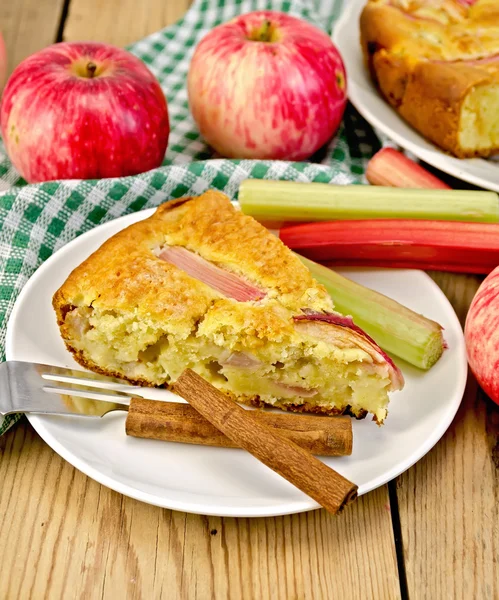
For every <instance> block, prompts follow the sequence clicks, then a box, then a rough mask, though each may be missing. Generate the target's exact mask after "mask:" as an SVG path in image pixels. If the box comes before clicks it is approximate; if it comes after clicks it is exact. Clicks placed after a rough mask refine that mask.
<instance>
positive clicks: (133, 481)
mask: <svg viewBox="0 0 499 600" xmlns="http://www.w3.org/2000/svg"><path fill="white" fill-rule="evenodd" d="M151 212H152V211H143V212H140V213H136V214H133V215H128V216H126V217H122V218H120V219H117V220H115V221H112V222H110V223H106V224H104V225H101V226H100V227H96V228H95V229H93V230H92V231H89V232H88V233H86V234H84V235H82V236H80V237H79V238H77V239H75V240H74V241H72V242H71V243H69V244H67V245H66V246H65V247H64V248H62V249H61V250H59V251H58V252H57V253H56V254H54V255H53V256H52V257H51V258H49V259H48V260H47V261H46V262H45V263H44V264H43V265H42V266H41V267H40V268H39V269H38V271H37V272H36V273H35V274H34V276H33V277H32V278H31V279H30V281H29V282H28V283H27V284H26V286H25V287H24V289H23V291H22V293H21V295H20V296H19V298H18V300H17V302H16V305H15V307H14V311H13V313H12V315H11V318H10V321H9V326H8V332H7V344H6V352H7V359H8V360H23V361H33V362H39V363H48V364H54V365H61V366H66V367H75V366H77V365H76V363H74V361H73V359H72V357H71V355H70V354H69V353H68V352H67V350H66V348H65V346H64V344H63V342H62V339H61V337H60V335H59V329H58V327H57V323H56V319H55V314H54V311H53V309H52V305H51V301H52V296H53V294H54V292H55V291H56V290H57V289H58V288H59V287H60V285H61V284H62V283H63V282H64V280H65V279H66V277H67V276H68V274H69V273H70V272H71V270H72V269H74V268H75V267H76V266H77V265H78V264H80V263H81V262H82V261H83V260H84V259H85V258H87V257H88V255H89V254H90V253H91V252H93V251H94V250H96V249H97V248H98V247H99V246H100V245H101V244H102V243H103V242H104V241H105V240H107V239H108V238H109V237H110V236H112V235H113V234H115V233H117V232H118V231H120V230H121V229H123V228H124V227H127V226H128V225H131V224H132V223H134V222H136V221H139V220H141V219H144V218H146V217H147V216H149V215H150V214H151ZM344 273H345V274H346V275H347V276H349V277H351V278H352V279H355V280H356V281H358V282H360V283H363V284H365V285H367V286H369V287H371V288H374V289H376V290H379V291H380V292H383V293H385V294H387V295H388V296H391V297H392V298H395V299H397V300H398V301H400V302H402V303H403V304H406V305H407V306H409V307H411V308H413V309H414V310H416V311H418V312H420V313H423V314H425V315H427V316H428V317H431V318H433V319H435V320H437V321H438V322H440V323H441V324H442V325H443V326H444V327H445V337H446V340H447V342H448V344H449V349H448V350H446V351H445V353H444V355H443V357H442V358H441V360H440V361H439V362H438V363H437V365H436V366H435V367H434V368H433V369H431V371H429V372H428V373H423V372H421V371H418V370H417V369H415V368H412V367H410V366H409V365H406V364H400V366H401V368H402V371H403V373H404V376H405V379H406V386H405V388H404V390H403V391H402V392H397V393H396V394H393V396H392V400H391V403H390V407H389V412H390V414H389V416H388V418H387V421H386V424H385V425H384V426H383V427H377V426H376V425H375V424H374V423H373V422H372V421H371V419H370V418H368V419H365V420H363V421H354V422H353V428H354V450H353V454H352V455H351V456H349V457H342V458H326V459H324V462H325V463H326V464H328V465H331V466H332V467H333V468H335V469H337V470H338V471H339V472H340V473H342V474H343V475H344V476H346V477H348V478H349V479H351V480H352V481H354V482H355V483H357V484H358V486H359V493H360V494H365V493H366V492H369V491H370V490H373V489H375V488H376V487H378V486H380V485H382V484H384V483H386V482H387V481H389V480H390V479H393V478H394V477H396V476H397V475H398V474H399V473H401V472H402V471H405V470H406V469H408V468H409V467H410V466H411V465H412V464H414V463H415V462H416V461H417V460H419V459H420V458H421V457H422V456H423V455H424V454H426V452H428V450H430V448H432V447H433V446H434V445H435V444H436V443H437V441H438V440H439V439H440V437H441V436H442V435H443V433H444V432H445V431H446V429H447V427H448V426H449V424H450V423H451V421H452V419H453V417H454V415H455V413H456V411H457V409H458V406H459V404H460V402H461V398H462V395H463V391H464V386H465V383H466V375H467V366H466V355H465V349H464V340H463V334H462V331H461V327H460V324H459V321H458V319H457V317H456V315H455V313H454V311H453V309H452V307H451V305H450V304H449V301H448V300H447V298H446V297H445V296H444V294H443V293H442V292H441V291H440V289H439V288H438V287H437V285H436V284H435V283H434V282H433V281H432V280H431V279H430V278H429V277H428V276H427V275H425V274H424V273H422V272H420V271H407V270H404V271H402V270H381V269H372V270H369V269H357V270H348V271H344ZM29 420H30V422H31V424H32V425H33V427H34V428H35V429H36V431H37V432H38V433H39V434H40V435H41V437H42V438H43V439H44V440H45V441H46V442H47V444H49V446H51V447H52V448H53V449H54V450H55V451H56V452H58V453H59V454H60V455H61V456H62V457H63V458H65V459H66V460H67V461H68V462H69V463H71V464H72V465H74V466H75V467H76V468H77V469H80V470H81V471H83V472H84V473H86V474H87V475H88V476H89V477H92V478H93V479H95V480H96V481H99V482H100V483H102V484H104V485H106V486H107V487H110V488H112V489H113V490H116V491H118V492H120V493H122V494H125V495H127V496H131V497H132V498H137V499H138V500H142V501H144V502H149V503H150V504H155V505H157V506H163V507H166V508H173V509H177V510H183V511H186V512H194V513H201V514H206V515H219V516H241V517H254V516H268V515H283V514H289V513H296V512H301V511H306V510H310V509H313V508H317V504H316V503H315V502H314V501H313V500H312V499H310V498H309V497H307V496H306V495H305V494H303V493H302V492H300V491H299V490H297V489H296V488H295V487H293V486H292V485H291V484H289V483H288V482H287V481H285V480H284V479H282V478H280V477H279V476H278V475H276V474H275V473H274V472H273V471H271V470H270V469H268V468H267V467H265V466H264V465H263V464H261V463H260V462H258V461H257V460H256V459H255V458H253V457H252V456H251V455H249V454H248V453H246V452H244V451H243V450H233V449H225V448H207V447H201V446H191V445H187V444H174V443H167V442H158V441H153V440H141V439H135V438H129V437H127V436H126V435H125V427H124V423H125V415H124V414H121V413H111V414H109V415H107V416H105V417H104V418H103V419H101V420H87V419H78V418H72V417H49V416H34V415H33V416H30V417H29Z"/></svg>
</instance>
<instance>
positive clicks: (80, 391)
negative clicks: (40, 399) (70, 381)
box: [43, 385, 132, 406]
mask: <svg viewBox="0 0 499 600" xmlns="http://www.w3.org/2000/svg"><path fill="white" fill-rule="evenodd" d="M43 391H44V392H48V393H50V394H65V395H67V396H77V397H78V398H87V399H88V400H104V401H105V402H114V403H116V402H118V403H120V404H125V405H127V406H128V405H129V404H130V400H131V399H132V396H130V395H128V394H123V393H122V392H117V391H114V390H102V391H100V392H97V391H95V388H94V389H89V388H85V387H82V386H73V385H68V386H67V387H63V386H57V385H55V386H52V385H45V386H43Z"/></svg>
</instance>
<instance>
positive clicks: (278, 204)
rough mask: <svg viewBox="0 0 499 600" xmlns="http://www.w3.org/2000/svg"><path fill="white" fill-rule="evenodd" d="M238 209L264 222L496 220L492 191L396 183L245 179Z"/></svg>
mask: <svg viewBox="0 0 499 600" xmlns="http://www.w3.org/2000/svg"><path fill="white" fill-rule="evenodd" d="M239 203H240V205H241V208H242V211H243V212H244V213H246V214H247V215H251V216H252V217H255V219H258V220H260V221H264V222H268V223H269V222H279V223H283V222H287V221H288V222H289V221H298V222H300V221H302V222H305V221H308V222H310V221H330V220H346V219H390V218H391V219H427V220H437V221H470V222H479V223H480V222H481V223H497V222H499V199H498V196H497V194H496V193H495V192H486V191H474V190H446V189H432V190H422V189H402V188H394V187H379V186H365V185H331V184H327V183H299V182H295V181H268V180H261V179H246V180H244V181H243V182H242V183H241V185H240V187H239Z"/></svg>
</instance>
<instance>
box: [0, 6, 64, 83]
mask: <svg viewBox="0 0 499 600" xmlns="http://www.w3.org/2000/svg"><path fill="white" fill-rule="evenodd" d="M63 5H64V0H3V1H2V2H0V30H1V31H2V34H3V37H4V40H5V45H6V47H7V58H8V73H9V74H10V73H11V72H12V70H13V69H14V68H15V67H16V66H17V65H18V64H19V63H20V62H21V61H22V60H23V59H24V58H26V57H27V56H29V55H30V54H33V52H37V51H38V50H41V49H42V48H44V47H45V46H48V45H49V44H52V43H54V42H55V41H56V36H57V30H58V28H59V22H60V19H61V15H62V7H63Z"/></svg>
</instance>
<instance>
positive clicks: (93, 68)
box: [87, 62, 97, 79]
mask: <svg viewBox="0 0 499 600" xmlns="http://www.w3.org/2000/svg"><path fill="white" fill-rule="evenodd" d="M96 70H97V65H96V64H95V63H93V62H89V63H87V72H88V76H89V78H90V79H92V77H93V76H94V75H95V71H96Z"/></svg>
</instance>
